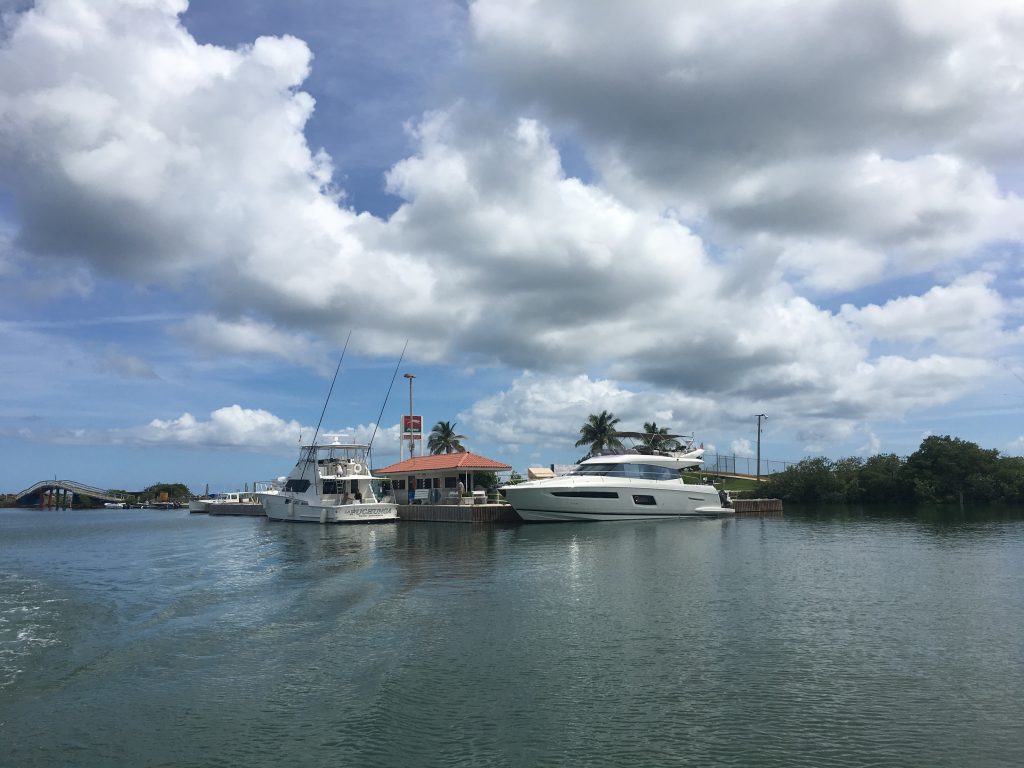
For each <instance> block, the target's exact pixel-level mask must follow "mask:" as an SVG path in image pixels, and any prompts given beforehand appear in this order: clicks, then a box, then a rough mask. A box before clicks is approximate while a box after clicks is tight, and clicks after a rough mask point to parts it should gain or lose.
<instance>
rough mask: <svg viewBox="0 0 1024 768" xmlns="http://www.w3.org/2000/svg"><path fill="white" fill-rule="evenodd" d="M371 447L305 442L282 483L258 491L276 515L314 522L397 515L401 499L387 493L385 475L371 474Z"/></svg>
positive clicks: (272, 516)
mask: <svg viewBox="0 0 1024 768" xmlns="http://www.w3.org/2000/svg"><path fill="white" fill-rule="evenodd" d="M368 449H369V447H368V446H367V445H365V444H363V443H343V442H339V439H338V438H337V437H335V438H334V440H333V441H332V442H329V443H321V444H318V445H304V446H302V448H301V450H300V451H299V460H298V462H297V463H296V464H295V467H294V468H293V469H292V471H291V472H290V473H289V474H288V477H287V478H286V479H285V483H284V487H283V488H281V489H279V490H278V489H269V490H265V491H259V492H257V493H256V497H257V498H258V499H259V500H260V503H261V504H262V505H263V509H264V511H265V512H266V513H267V517H268V518H270V519H271V520H290V521H296V522H309V523H362V522H374V521H378V520H397V519H398V505H397V504H396V503H395V501H394V499H393V498H391V497H390V496H388V497H382V494H381V490H380V480H378V479H377V478H375V477H373V476H372V475H371V474H370V466H369V462H368V460H367V457H368V453H369V450H368Z"/></svg>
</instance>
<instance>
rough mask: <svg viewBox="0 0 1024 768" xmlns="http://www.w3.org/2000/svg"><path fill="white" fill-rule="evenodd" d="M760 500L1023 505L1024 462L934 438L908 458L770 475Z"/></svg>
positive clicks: (843, 462)
mask: <svg viewBox="0 0 1024 768" xmlns="http://www.w3.org/2000/svg"><path fill="white" fill-rule="evenodd" d="M757 495H759V496H765V497H773V498H778V499H782V500H783V501H792V502H807V503H814V502H818V503H871V502H901V503H947V502H953V503H958V504H960V503H963V504H977V503H988V502H1022V501H1024V458H1022V457H1019V456H1001V455H1000V454H999V451H997V450H994V449H985V448H981V447H980V446H978V445H977V444H976V443H972V442H969V441H967V440H961V439H959V438H956V437H950V436H948V435H944V436H937V435H932V436H929V437H926V438H925V439H924V440H923V441H922V442H921V447H920V448H918V449H917V451H915V452H914V453H912V454H911V455H910V456H907V457H906V458H903V457H900V456H896V455H895V454H891V453H890V454H880V455H877V456H871V457H869V458H866V459H864V458H860V457H849V458H845V459H837V460H832V459H827V458H822V457H818V458H808V459H804V460H803V461H801V462H799V463H797V464H795V465H793V466H790V467H787V468H786V470H785V471H783V472H778V473H775V474H773V475H770V476H769V477H768V479H767V480H765V481H764V483H762V485H761V488H760V489H759V490H758V492H757Z"/></svg>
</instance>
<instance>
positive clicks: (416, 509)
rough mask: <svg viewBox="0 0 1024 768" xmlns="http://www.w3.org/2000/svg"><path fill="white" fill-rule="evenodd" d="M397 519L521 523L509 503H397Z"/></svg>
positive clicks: (429, 521) (437, 521)
mask: <svg viewBox="0 0 1024 768" xmlns="http://www.w3.org/2000/svg"><path fill="white" fill-rule="evenodd" d="M398 519H399V520H406V521H412V522H420V523H521V522H522V519H521V518H520V517H519V515H517V514H516V513H515V510H513V509H512V507H511V505H509V504H399V505H398Z"/></svg>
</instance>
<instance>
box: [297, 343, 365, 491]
mask: <svg viewBox="0 0 1024 768" xmlns="http://www.w3.org/2000/svg"><path fill="white" fill-rule="evenodd" d="M351 338H352V331H349V332H348V337H347V338H346V339H345V347H344V348H343V349H342V350H341V357H340V358H338V367H337V368H335V369H334V378H333V379H331V388H330V389H328V390H327V399H325V400H324V407H323V409H322V410H321V411H320V421H318V422H317V423H316V431H314V432H313V443H312V445H313V447H314V448H315V447H316V438H317V435H319V434H320V425H321V424H323V423H324V414H325V413H327V404H328V403H329V402H331V393H332V392H334V382H336V381H337V380H338V371H340V370H341V361H342V360H344V359H345V352H346V351H348V342H349V340H350V339H351ZM312 458H313V451H312V450H310V451H308V452H307V453H306V464H305V466H303V467H302V474H301V475H299V477H301V478H304V477H305V476H306V468H307V467H308V466H309V462H310V461H311V460H312Z"/></svg>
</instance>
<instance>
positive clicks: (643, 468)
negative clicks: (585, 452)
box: [567, 462, 679, 480]
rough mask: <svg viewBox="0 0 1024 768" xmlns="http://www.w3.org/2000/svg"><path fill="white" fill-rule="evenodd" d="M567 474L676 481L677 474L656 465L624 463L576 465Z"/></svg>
mask: <svg viewBox="0 0 1024 768" xmlns="http://www.w3.org/2000/svg"><path fill="white" fill-rule="evenodd" d="M567 474H569V475H576V476H580V475H600V476H602V477H631V478H635V479H638V480H678V479H679V473H678V471H677V470H675V469H672V468H671V467H663V466H660V465H658V464H639V463H634V462H625V463H621V464H618V463H617V464H603V463H602V464H578V465H576V466H575V467H574V468H573V469H572V470H570V471H569V472H568V473H567Z"/></svg>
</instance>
